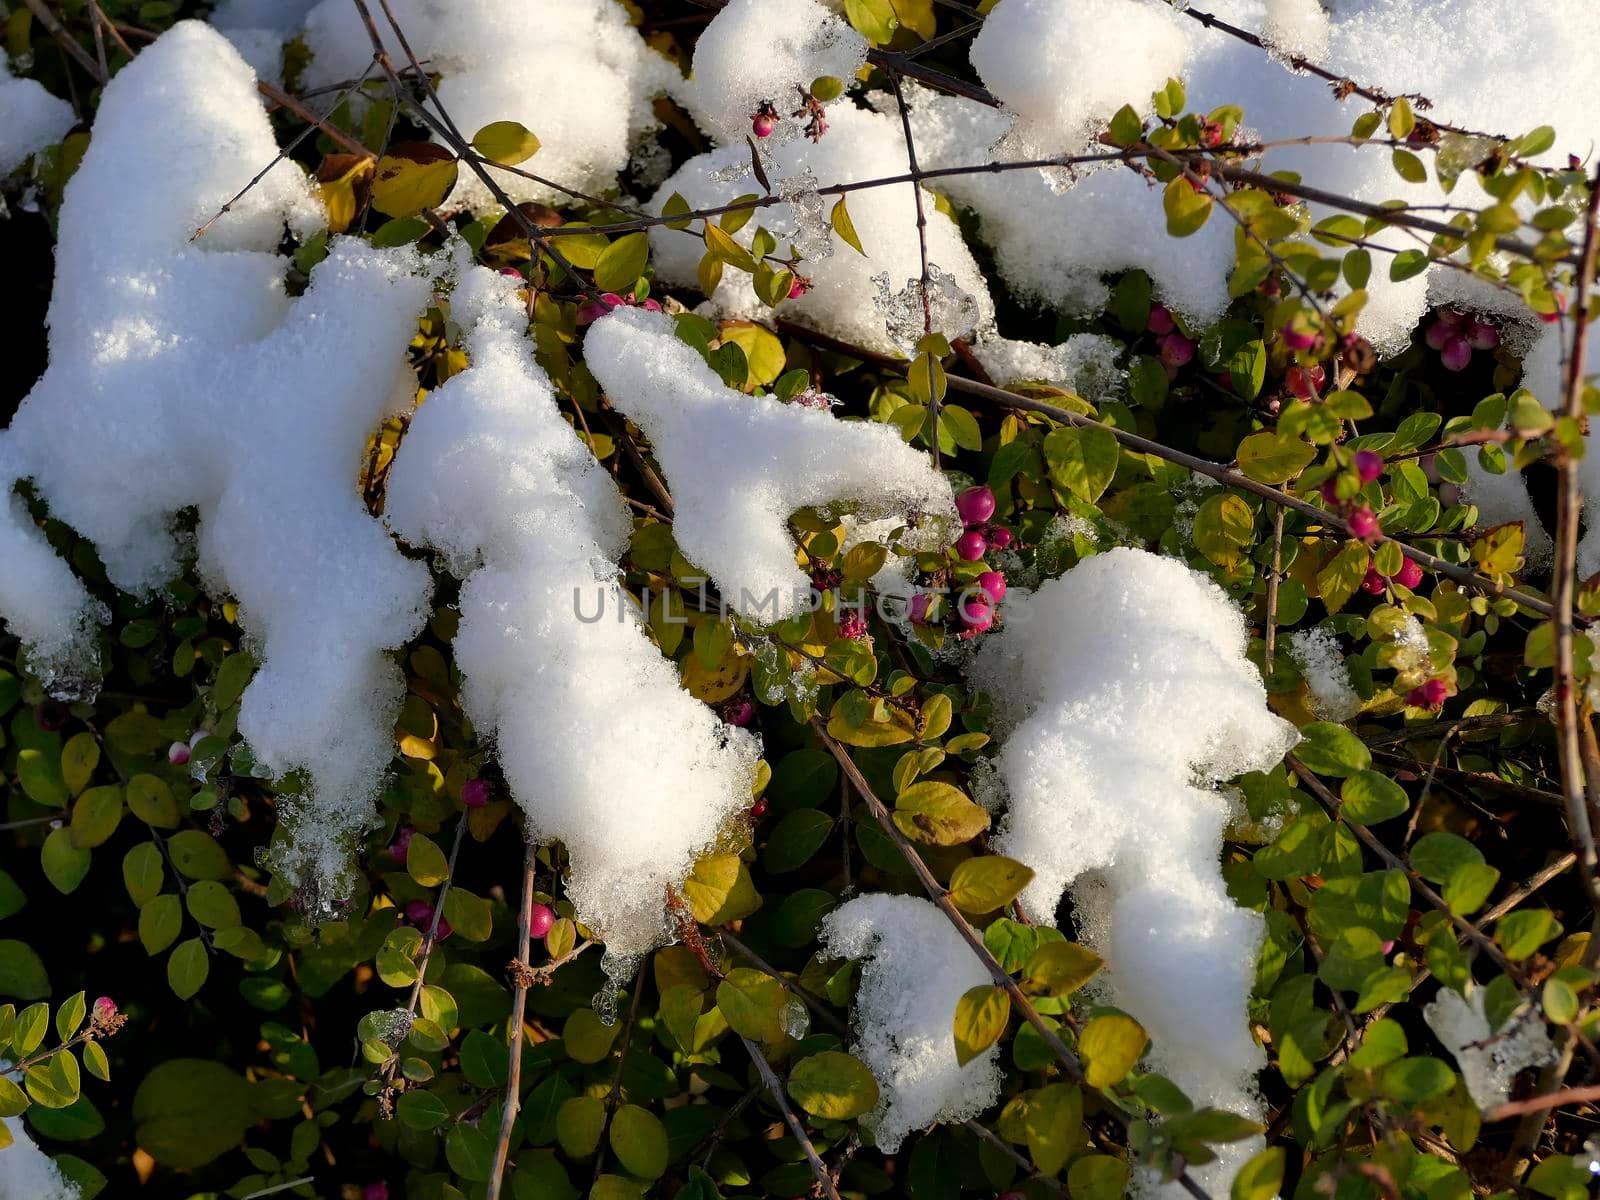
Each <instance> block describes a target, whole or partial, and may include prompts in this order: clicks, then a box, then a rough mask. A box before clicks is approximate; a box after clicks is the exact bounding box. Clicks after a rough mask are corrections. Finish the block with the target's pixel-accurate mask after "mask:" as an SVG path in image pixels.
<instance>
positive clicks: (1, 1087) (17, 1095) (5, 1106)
mask: <svg viewBox="0 0 1600 1200" xmlns="http://www.w3.org/2000/svg"><path fill="white" fill-rule="evenodd" d="M27 1111H28V1096H27V1093H26V1092H24V1091H23V1090H22V1089H21V1088H19V1087H18V1086H17V1085H16V1084H14V1083H12V1082H11V1080H10V1079H9V1078H8V1077H7V1076H5V1075H0V1117H20V1116H21V1115H22V1114H23V1113H25V1112H27Z"/></svg>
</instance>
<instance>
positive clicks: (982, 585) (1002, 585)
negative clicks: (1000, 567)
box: [978, 571, 1006, 604]
mask: <svg viewBox="0 0 1600 1200" xmlns="http://www.w3.org/2000/svg"><path fill="white" fill-rule="evenodd" d="M978 587H979V589H980V590H981V591H982V592H983V594H984V595H986V596H988V597H989V600H990V601H991V602H992V603H994V604H999V603H1000V601H1002V600H1004V599H1005V595H1006V577H1005V576H1004V575H1002V574H1001V573H1000V572H999V571H985V572H984V573H983V574H982V575H979V576H978Z"/></svg>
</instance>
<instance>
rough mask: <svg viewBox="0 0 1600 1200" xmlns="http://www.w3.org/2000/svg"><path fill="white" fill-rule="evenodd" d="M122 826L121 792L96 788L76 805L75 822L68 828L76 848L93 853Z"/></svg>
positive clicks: (80, 797)
mask: <svg viewBox="0 0 1600 1200" xmlns="http://www.w3.org/2000/svg"><path fill="white" fill-rule="evenodd" d="M121 823H122V789H121V788H118V787H95V788H90V789H89V790H88V791H86V792H84V793H83V794H82V795H80V796H79V797H78V798H77V800H75V801H73V804H72V820H71V822H70V824H69V825H68V827H67V828H68V830H69V832H70V833H71V834H72V844H73V845H74V846H76V847H77V848H78V849H79V850H92V849H93V848H94V847H96V846H99V845H101V844H103V843H104V842H106V841H108V840H109V839H110V837H111V835H112V834H113V833H115V832H116V831H117V826H118V825H119V824H121Z"/></svg>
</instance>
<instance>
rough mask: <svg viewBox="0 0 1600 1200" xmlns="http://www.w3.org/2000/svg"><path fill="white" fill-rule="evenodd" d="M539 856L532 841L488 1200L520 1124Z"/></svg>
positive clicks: (493, 1197) (494, 1195) (495, 1193)
mask: <svg viewBox="0 0 1600 1200" xmlns="http://www.w3.org/2000/svg"><path fill="white" fill-rule="evenodd" d="M538 853H539V847H538V845H537V844H536V843H534V842H532V841H530V842H529V843H528V845H527V850H526V852H525V857H524V859H523V863H522V904H521V906H520V907H519V908H518V910H517V964H518V965H519V966H520V967H521V968H522V970H520V971H513V972H512V975H511V982H512V986H513V987H514V988H515V989H516V991H515V993H514V995H513V996H512V998H511V1060H510V1063H511V1065H510V1069H509V1070H508V1072H507V1074H506V1102H505V1107H504V1108H503V1109H502V1110H501V1112H500V1136H499V1137H498V1138H497V1139H496V1141H495V1146H494V1168H493V1170H492V1171H491V1172H490V1174H489V1190H488V1200H499V1198H500V1185H501V1182H502V1180H503V1178H504V1176H505V1173H506V1160H507V1159H508V1158H509V1157H510V1156H511V1128H512V1126H513V1125H515V1124H516V1121H517V1110H518V1109H520V1108H521V1107H522V1019H523V1017H524V1016H525V1015H526V1013H527V1011H528V984H529V982H530V980H531V979H532V970H531V969H530V967H529V965H528V954H529V951H530V949H531V947H532V944H533V933H532V929H531V925H532V922H533V879H534V873H535V868H536V866H537V864H538Z"/></svg>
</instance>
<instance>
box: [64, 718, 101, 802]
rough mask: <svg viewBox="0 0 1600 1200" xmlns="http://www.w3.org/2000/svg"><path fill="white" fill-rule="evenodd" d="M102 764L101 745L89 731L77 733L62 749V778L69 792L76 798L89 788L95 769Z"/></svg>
mask: <svg viewBox="0 0 1600 1200" xmlns="http://www.w3.org/2000/svg"><path fill="white" fill-rule="evenodd" d="M99 762H100V743H99V742H98V741H97V740H96V739H95V736H94V734H92V733H89V732H88V731H87V730H86V731H84V732H83V733H75V734H73V735H72V737H70V738H68V739H67V744H66V745H65V746H63V747H62V748H61V778H62V781H63V782H64V783H65V784H66V785H67V791H69V792H71V793H72V794H73V795H74V796H76V795H77V794H78V793H79V792H81V791H83V789H84V788H86V787H88V786H89V780H90V778H91V777H92V776H93V775H94V769H95V767H96V765H97V764H98V763H99Z"/></svg>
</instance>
